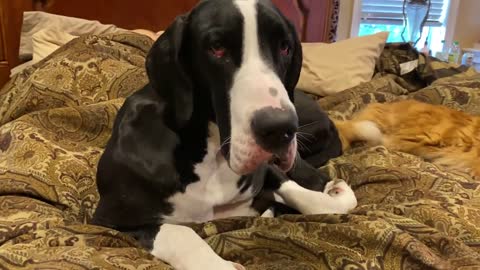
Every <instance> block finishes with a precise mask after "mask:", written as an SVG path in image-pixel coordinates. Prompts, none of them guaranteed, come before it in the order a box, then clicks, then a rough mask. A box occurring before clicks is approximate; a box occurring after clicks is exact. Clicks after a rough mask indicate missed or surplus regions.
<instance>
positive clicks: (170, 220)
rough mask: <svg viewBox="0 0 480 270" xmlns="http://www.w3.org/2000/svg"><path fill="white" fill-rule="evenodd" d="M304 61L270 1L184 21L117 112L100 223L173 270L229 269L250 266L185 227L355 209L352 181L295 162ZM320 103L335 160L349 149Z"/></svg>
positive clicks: (103, 164)
mask: <svg viewBox="0 0 480 270" xmlns="http://www.w3.org/2000/svg"><path fill="white" fill-rule="evenodd" d="M301 62H302V50H301V45H300V42H299V40H298V38H297V35H296V32H295V30H294V28H293V26H292V25H291V24H290V23H289V22H288V21H287V20H286V19H285V17H284V16H282V14H281V13H280V12H279V11H278V10H277V9H276V8H275V7H274V6H273V5H272V4H271V3H270V2H269V1H266V0H206V1H201V2H200V3H199V4H198V5H197V6H196V7H195V8H194V9H193V10H192V11H191V12H190V13H189V14H187V15H184V16H180V17H178V18H177V19H176V20H175V22H174V23H173V24H172V25H171V26H170V27H169V28H168V29H167V31H166V32H165V33H164V34H163V35H162V36H161V37H160V38H159V39H158V40H157V41H156V42H155V44H154V45H153V47H152V49H151V51H150V53H149V55H148V56H147V63H146V67H147V73H148V77H149V80H150V82H149V84H148V85H146V86H145V87H144V88H143V89H141V90H139V91H138V92H136V93H135V94H133V95H132V96H130V97H129V98H128V99H127V100H126V101H125V104H124V105H123V107H122V108H121V109H120V111H119V113H118V116H117V118H116V121H115V124H114V128H113V134H112V137H111V139H110V141H109V142H108V145H107V147H106V149H105V152H104V154H103V156H102V157H101V159H100V162H99V165H98V173H97V182H98V190H99V193H100V201H99V204H98V208H97V210H96V212H95V215H94V218H93V223H94V224H98V225H103V226H107V227H111V228H114V229H117V230H120V231H122V232H125V233H129V234H131V235H133V236H134V237H136V239H138V240H139V241H140V243H142V244H143V245H144V246H145V248H147V249H149V250H150V251H151V253H152V254H153V255H154V256H156V257H158V258H160V259H162V260H164V261H165V262H167V263H169V264H171V265H172V266H173V267H174V268H175V269H186V270H194V269H202V270H204V269H215V270H223V269H235V267H239V268H241V266H238V265H236V266H234V264H233V263H231V262H227V261H225V260H223V259H222V258H220V257H219V256H218V255H217V254H215V253H214V252H213V250H211V249H210V247H209V246H208V245H207V244H206V243H205V242H204V241H203V240H202V239H201V238H200V237H199V236H198V235H196V234H195V233H194V232H193V231H192V230H191V229H189V228H187V227H185V226H182V224H185V223H190V222H205V221H208V220H212V219H217V218H223V217H231V216H251V215H259V214H261V213H263V212H264V211H265V210H267V208H268V207H270V206H272V205H273V203H281V204H284V205H286V206H288V207H291V208H293V209H295V210H297V211H299V212H301V213H303V214H322V213H346V212H348V211H349V210H351V209H352V208H354V207H355V206H356V203H357V201H356V198H355V195H354V193H353V192H352V190H351V189H350V187H349V186H348V185H347V184H346V183H345V182H344V181H339V180H337V181H329V179H328V178H327V177H326V176H325V175H323V174H321V173H320V172H319V171H317V170H316V169H315V168H314V167H312V166H311V165H310V164H309V163H307V162H305V161H304V160H302V158H301V157H300V155H297V138H296V136H297V132H298V130H299V119H298V116H297V110H296V108H295V106H294V105H293V100H294V88H295V85H296V83H297V80H298V78H299V74H300V69H301ZM301 98H303V100H304V101H305V97H301ZM307 99H308V98H307ZM312 103H313V104H314V105H313V107H315V108H317V109H314V110H313V111H312V110H310V111H309V110H307V111H306V112H305V113H306V114H309V115H308V116H307V117H312V116H311V115H310V114H312V113H313V115H314V116H313V119H311V120H310V121H311V123H312V124H316V125H317V127H320V129H323V130H324V133H325V136H326V137H325V139H326V140H325V141H322V142H319V143H324V144H330V145H332V147H330V148H329V147H327V148H326V149H324V151H326V153H327V152H328V153H329V154H328V153H327V157H326V160H327V159H328V158H329V157H330V156H335V155H338V154H339V151H340V150H338V149H341V145H340V141H339V140H338V135H337V133H336V130H335V128H334V126H333V124H332V123H331V122H330V121H329V120H328V118H326V116H325V115H324V114H323V113H322V112H321V111H320V109H318V107H317V106H316V104H315V103H314V102H313V101H312ZM299 106H306V105H303V104H299V105H297V107H299ZM310 108H312V106H311V104H310ZM315 113H318V116H315ZM316 118H318V119H320V120H318V119H317V120H316ZM300 122H302V119H301V115H300ZM320 133H322V132H320ZM327 137H328V138H327ZM327 140H330V142H328V141H327ZM290 179H293V180H290ZM332 191H333V192H332ZM265 202H266V203H265Z"/></svg>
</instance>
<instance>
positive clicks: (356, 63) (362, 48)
mask: <svg viewBox="0 0 480 270" xmlns="http://www.w3.org/2000/svg"><path fill="white" fill-rule="evenodd" d="M388 34H389V33H388V32H380V33H377V34H374V35H369V36H362V37H355V38H351V39H347V40H342V41H339V42H336V43H331V44H328V43H303V44H302V45H303V64H302V71H301V73H300V80H299V82H298V85H297V88H299V89H301V90H303V91H306V92H309V93H312V94H315V95H319V96H328V95H332V94H335V93H338V92H341V91H343V90H346V89H348V88H351V87H354V86H357V85H359V84H360V83H364V82H368V81H370V80H371V79H372V76H373V74H374V72H375V64H376V62H377V60H378V58H379V57H380V54H381V53H382V51H383V47H384V46H385V43H386V41H387V38H388Z"/></svg>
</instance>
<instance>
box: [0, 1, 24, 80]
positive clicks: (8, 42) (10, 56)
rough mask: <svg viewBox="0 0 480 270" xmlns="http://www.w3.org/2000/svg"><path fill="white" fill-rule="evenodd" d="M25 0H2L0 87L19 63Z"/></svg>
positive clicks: (0, 11)
mask: <svg viewBox="0 0 480 270" xmlns="http://www.w3.org/2000/svg"><path fill="white" fill-rule="evenodd" d="M25 3H26V1H24V0H13V1H12V0H0V87H2V86H3V85H4V84H5V83H6V82H7V81H8V79H9V76H10V69H12V68H13V67H15V66H17V65H18V64H19V59H18V48H19V44H20V31H21V27H22V12H23V8H24V7H25Z"/></svg>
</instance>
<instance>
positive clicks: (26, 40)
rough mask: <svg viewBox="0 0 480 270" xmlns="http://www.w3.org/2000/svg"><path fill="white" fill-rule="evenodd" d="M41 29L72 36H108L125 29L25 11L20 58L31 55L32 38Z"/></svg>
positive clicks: (96, 22)
mask: <svg viewBox="0 0 480 270" xmlns="http://www.w3.org/2000/svg"><path fill="white" fill-rule="evenodd" d="M43 29H51V30H56V31H58V32H61V33H67V34H70V35H73V36H81V35H83V34H97V35H98V34H110V33H116V32H121V31H126V30H125V29H122V28H119V27H116V26H115V25H112V24H102V23H100V22H98V21H91V20H85V19H80V18H74V17H67V16H61V15H56V14H50V13H46V12H41V11H26V12H24V13H23V24H22V33H21V36H20V58H21V59H28V58H29V57H31V56H32V54H33V44H32V38H33V35H34V34H35V33H37V32H38V31H40V30H43Z"/></svg>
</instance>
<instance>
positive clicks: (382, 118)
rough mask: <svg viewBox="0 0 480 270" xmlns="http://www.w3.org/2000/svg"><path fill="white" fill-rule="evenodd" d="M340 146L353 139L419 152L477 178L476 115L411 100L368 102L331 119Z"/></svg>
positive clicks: (479, 122) (479, 138) (479, 130)
mask: <svg viewBox="0 0 480 270" xmlns="http://www.w3.org/2000/svg"><path fill="white" fill-rule="evenodd" d="M334 122H335V125H336V127H337V129H338V132H339V135H340V140H341V142H342V147H343V150H346V149H348V148H350V147H351V144H352V143H353V142H356V141H366V142H368V143H370V144H374V145H383V146H385V147H386V148H388V149H391V150H396V151H401V152H406V153H410V154H413V155H417V156H420V157H422V158H424V159H426V160H428V161H431V162H433V163H435V164H438V165H442V166H445V167H446V168H450V169H456V170H462V171H464V172H468V173H470V175H471V176H473V177H475V178H476V179H480V116H473V115H469V114H466V113H464V112H461V111H456V110H453V109H450V108H447V107H445V106H442V105H431V104H427V103H422V102H419V101H415V100H404V101H397V102H392V103H372V104H370V105H368V106H367V107H366V108H365V109H364V110H362V111H360V112H359V113H358V114H356V115H354V117H353V119H352V120H348V121H334Z"/></svg>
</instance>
